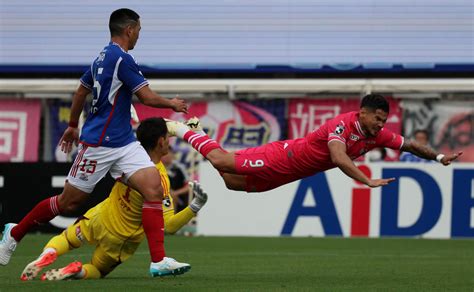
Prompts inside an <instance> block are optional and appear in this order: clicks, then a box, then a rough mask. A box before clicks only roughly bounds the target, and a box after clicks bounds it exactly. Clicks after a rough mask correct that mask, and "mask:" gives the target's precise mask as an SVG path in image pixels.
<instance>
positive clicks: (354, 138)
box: [350, 134, 360, 141]
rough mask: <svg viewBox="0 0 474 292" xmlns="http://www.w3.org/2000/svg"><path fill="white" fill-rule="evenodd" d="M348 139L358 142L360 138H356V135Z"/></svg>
mask: <svg viewBox="0 0 474 292" xmlns="http://www.w3.org/2000/svg"><path fill="white" fill-rule="evenodd" d="M350 139H351V140H352V141H359V139H360V137H359V136H357V135H354V134H351V136H350Z"/></svg>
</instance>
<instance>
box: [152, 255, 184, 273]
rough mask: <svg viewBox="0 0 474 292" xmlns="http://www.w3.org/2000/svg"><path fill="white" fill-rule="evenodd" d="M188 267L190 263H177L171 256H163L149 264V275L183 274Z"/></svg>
mask: <svg viewBox="0 0 474 292" xmlns="http://www.w3.org/2000/svg"><path fill="white" fill-rule="evenodd" d="M190 269H191V265H190V264H186V263H179V262H177V261H176V260H175V259H173V258H167V257H164V258H163V259H162V260H161V261H160V262H157V263H151V264H150V275H151V276H152V277H163V276H171V275H173V276H176V275H181V274H184V273H186V272H187V271H189V270H190Z"/></svg>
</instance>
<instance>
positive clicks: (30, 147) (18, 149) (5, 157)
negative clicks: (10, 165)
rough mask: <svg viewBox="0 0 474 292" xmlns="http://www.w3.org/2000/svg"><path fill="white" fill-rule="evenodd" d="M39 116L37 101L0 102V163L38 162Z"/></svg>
mask: <svg viewBox="0 0 474 292" xmlns="http://www.w3.org/2000/svg"><path fill="white" fill-rule="evenodd" d="M40 115H41V103H40V101H38V100H3V99H2V100H0V161H2V162H37V161H38V145H39V126H40Z"/></svg>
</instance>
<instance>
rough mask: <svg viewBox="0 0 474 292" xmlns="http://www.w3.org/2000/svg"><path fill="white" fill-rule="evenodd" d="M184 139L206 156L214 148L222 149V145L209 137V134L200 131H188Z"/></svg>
mask: <svg viewBox="0 0 474 292" xmlns="http://www.w3.org/2000/svg"><path fill="white" fill-rule="evenodd" d="M183 138H184V140H185V141H186V142H188V143H189V144H191V146H193V148H194V149H196V150H197V151H199V153H201V154H202V156H204V157H206V156H207V154H209V152H211V151H212V150H214V149H221V150H224V149H222V148H221V146H220V145H219V144H218V143H217V142H216V141H215V140H212V139H211V138H209V136H208V135H202V134H198V133H194V132H193V131H188V132H186V134H184V137H183Z"/></svg>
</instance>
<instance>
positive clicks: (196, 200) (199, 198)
mask: <svg viewBox="0 0 474 292" xmlns="http://www.w3.org/2000/svg"><path fill="white" fill-rule="evenodd" d="M189 187H190V188H191V189H192V191H193V200H192V201H191V204H189V208H191V210H192V211H193V212H194V213H197V212H199V210H201V208H202V207H203V206H204V205H205V204H206V202H207V193H206V192H205V191H204V190H203V189H202V187H201V184H199V182H197V181H193V182H189Z"/></svg>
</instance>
